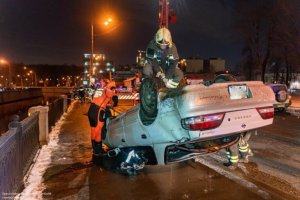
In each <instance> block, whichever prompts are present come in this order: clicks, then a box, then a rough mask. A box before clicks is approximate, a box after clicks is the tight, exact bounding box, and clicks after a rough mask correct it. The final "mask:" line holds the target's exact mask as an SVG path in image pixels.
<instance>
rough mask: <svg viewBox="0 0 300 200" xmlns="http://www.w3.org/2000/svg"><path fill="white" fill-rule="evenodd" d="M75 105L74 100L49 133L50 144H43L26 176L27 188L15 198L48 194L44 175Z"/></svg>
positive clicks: (39, 197) (25, 199) (39, 196)
mask: <svg viewBox="0 0 300 200" xmlns="http://www.w3.org/2000/svg"><path fill="white" fill-rule="evenodd" d="M73 106H74V102H73V103H72V104H71V105H70V106H69V108H68V111H67V112H66V113H64V114H63V115H62V116H61V118H60V119H59V120H58V121H57V122H56V124H55V127H54V128H53V129H52V131H51V132H50V133H49V143H48V145H44V146H42V148H41V149H40V150H39V152H38V156H37V157H36V159H35V160H34V164H33V165H32V166H31V168H30V170H29V172H28V173H27V175H26V176H25V178H24V179H25V180H24V184H25V189H24V190H23V191H22V193H20V194H19V195H17V196H16V198H15V199H20V200H22V199H24V200H27V199H43V195H44V196H47V195H48V194H43V193H42V192H43V190H44V189H45V186H44V184H43V183H42V182H43V175H44V173H45V172H46V170H47V168H48V167H49V166H50V164H51V154H52V152H53V151H54V150H55V149H57V148H58V135H59V133H60V130H61V127H62V125H63V123H64V122H65V118H66V115H67V114H68V113H69V112H70V111H71V110H72V109H73ZM49 195H51V194H49Z"/></svg>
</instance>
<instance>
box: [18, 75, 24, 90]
mask: <svg viewBox="0 0 300 200" xmlns="http://www.w3.org/2000/svg"><path fill="white" fill-rule="evenodd" d="M17 77H18V78H20V81H21V82H20V86H21V88H23V78H22V75H20V74H18V75H17Z"/></svg>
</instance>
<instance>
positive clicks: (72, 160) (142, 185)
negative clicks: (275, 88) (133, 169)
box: [18, 103, 300, 200]
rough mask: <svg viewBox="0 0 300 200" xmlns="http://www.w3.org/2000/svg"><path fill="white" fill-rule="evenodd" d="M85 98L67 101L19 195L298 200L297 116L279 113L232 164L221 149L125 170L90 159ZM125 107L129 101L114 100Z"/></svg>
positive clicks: (299, 125)
mask: <svg viewBox="0 0 300 200" xmlns="http://www.w3.org/2000/svg"><path fill="white" fill-rule="evenodd" d="M87 109H88V104H80V103H73V104H72V105H71V107H70V108H69V111H68V112H67V113H66V114H65V115H64V116H63V117H62V119H61V120H60V121H59V122H58V123H57V124H56V127H55V128H54V129H53V131H52V132H51V134H50V140H51V141H50V143H49V144H48V145H47V146H43V148H42V149H41V150H40V152H39V156H38V157H37V159H36V161H35V165H34V166H33V167H32V169H31V171H30V173H29V174H28V177H27V178H26V180H27V181H26V185H25V186H26V188H25V190H24V191H23V192H22V194H20V195H19V196H18V197H19V198H20V199H101V200H102V199H103V200H105V199H109V200H114V199H116V200H123V199H130V200H134V199H162V200H164V199H244V200H248V199H249V200H250V199H300V156H299V153H300V119H299V118H298V117H295V116H290V115H289V114H287V113H277V114H276V117H275V120H274V124H273V125H272V126H269V127H265V128H262V129H259V130H258V132H257V135H253V136H252V137H251V140H250V145H251V147H252V150H253V152H254V156H253V157H250V163H248V164H241V163H240V164H239V166H238V168H237V169H236V170H230V169H227V168H226V167H224V166H223V165H222V163H223V162H225V161H226V159H225V152H224V151H220V152H218V153H217V154H212V155H208V156H202V157H199V158H197V159H195V160H190V161H187V162H182V163H179V164H172V165H168V166H146V167H145V168H144V171H143V172H142V173H141V174H139V175H137V176H131V177H128V176H123V175H120V174H117V173H115V172H113V171H110V170H107V169H104V168H103V167H101V166H97V165H94V164H93V163H92V162H90V161H91V145H90V136H89V125H88V120H87V117H86V116H85V115H84V114H85V113H86V112H87ZM118 109H119V110H126V109H127V107H119V108H118Z"/></svg>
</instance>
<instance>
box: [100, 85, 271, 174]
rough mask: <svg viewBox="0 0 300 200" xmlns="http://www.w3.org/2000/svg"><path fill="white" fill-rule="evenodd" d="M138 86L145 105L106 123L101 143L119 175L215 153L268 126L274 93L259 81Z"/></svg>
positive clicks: (133, 108)
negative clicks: (174, 86)
mask: <svg viewBox="0 0 300 200" xmlns="http://www.w3.org/2000/svg"><path fill="white" fill-rule="evenodd" d="M141 88H142V89H141V94H140V95H141V97H143V98H145V99H144V100H143V101H144V103H143V104H142V103H140V104H138V105H136V106H134V107H132V108H131V109H129V110H127V111H125V112H123V113H121V114H119V115H118V116H116V117H115V118H112V119H109V120H108V121H107V133H106V136H105V138H104V141H103V142H104V143H105V144H106V145H107V146H108V148H109V150H108V151H107V156H106V158H104V160H105V159H107V160H110V159H114V164H115V167H116V168H118V171H120V172H124V173H126V174H133V173H136V172H138V171H140V170H141V169H143V168H144V166H145V165H167V164H172V163H176V162H182V161H185V160H189V159H193V158H195V157H197V156H200V155H206V154H210V153H214V152H217V151H219V150H221V149H224V148H227V147H230V146H231V145H233V144H235V143H236V142H238V140H239V138H240V137H241V135H243V134H245V133H247V132H249V131H254V130H256V129H258V128H260V127H264V126H267V125H270V124H272V123H273V117H274V108H273V102H274V98H275V97H274V93H273V91H272V89H271V88H270V87H268V86H266V85H264V84H263V83H262V82H261V81H244V82H219V83H217V82H216V83H210V84H197V85H186V86H183V87H179V88H177V89H172V90H169V91H168V90H164V89H158V88H159V87H157V84H156V83H155V82H153V81H151V80H143V82H142V87H141ZM143 88H144V90H145V91H143ZM146 91H147V94H146V93H145V92H146ZM143 93H144V94H143Z"/></svg>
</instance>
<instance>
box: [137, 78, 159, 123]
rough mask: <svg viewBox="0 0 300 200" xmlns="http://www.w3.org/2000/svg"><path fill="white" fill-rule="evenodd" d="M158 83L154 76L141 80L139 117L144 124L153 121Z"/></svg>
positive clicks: (155, 113)
mask: <svg viewBox="0 0 300 200" xmlns="http://www.w3.org/2000/svg"><path fill="white" fill-rule="evenodd" d="M158 90H159V84H158V81H157V79H155V78H145V79H144V80H143V81H142V84H141V89H140V111H139V112H140V119H141V121H142V123H143V124H144V125H146V126H147V125H150V124H152V123H153V122H154V120H155V118H156V116H157V113H158V109H157V104H158V102H157V95H158Z"/></svg>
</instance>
